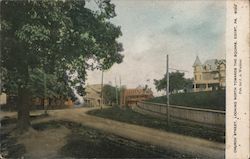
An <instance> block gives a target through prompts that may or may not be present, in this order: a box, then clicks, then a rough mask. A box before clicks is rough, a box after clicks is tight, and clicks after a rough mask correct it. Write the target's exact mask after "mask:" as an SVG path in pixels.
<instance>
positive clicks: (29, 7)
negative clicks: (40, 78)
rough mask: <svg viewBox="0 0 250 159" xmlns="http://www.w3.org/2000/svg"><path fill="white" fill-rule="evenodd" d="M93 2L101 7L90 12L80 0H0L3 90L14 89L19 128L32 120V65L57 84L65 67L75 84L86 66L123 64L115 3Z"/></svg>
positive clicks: (82, 77)
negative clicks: (52, 78)
mask: <svg viewBox="0 0 250 159" xmlns="http://www.w3.org/2000/svg"><path fill="white" fill-rule="evenodd" d="M96 3H97V6H98V7H99V10H96V11H92V10H90V9H88V8H86V7H85V1H84V0H80V1H79V0H57V1H51V0H40V1H36V0H23V1H9V0H2V1H1V30H0V34H1V42H2V46H1V52H2V56H1V69H3V70H6V72H7V73H6V76H5V77H4V83H5V85H6V88H9V87H10V85H15V86H16V88H17V89H16V90H17V91H16V94H17V96H18V128H20V130H26V129H27V128H28V127H29V124H30V123H29V104H30V103H29V102H30V97H31V95H30V94H31V89H30V87H29V85H30V81H31V76H30V73H31V71H32V70H33V69H36V68H38V69H43V70H44V72H45V73H48V74H54V75H56V76H57V79H58V80H59V81H61V82H63V81H65V72H66V70H69V71H70V73H69V74H68V75H70V74H71V75H72V74H75V73H76V72H77V74H78V78H77V79H76V80H77V82H75V81H73V83H78V84H80V85H83V84H84V82H85V79H86V70H87V69H108V68H110V67H111V66H112V65H113V64H114V63H120V62H122V59H123V56H122V55H121V54H120V53H119V52H121V51H122V49H123V48H122V44H121V43H118V42H117V40H116V39H117V38H118V37H119V36H121V35H122V33H121V31H120V27H117V26H115V25H114V24H112V23H110V22H109V19H110V18H113V17H114V16H115V10H114V8H115V7H114V5H113V4H112V3H111V2H110V0H99V1H96ZM90 60H92V61H94V62H95V63H96V64H97V65H93V62H91V63H90V62H89V61H90ZM69 82H70V81H69ZM65 84H67V83H65ZM6 91H7V92H8V91H9V90H8V89H7V90H6Z"/></svg>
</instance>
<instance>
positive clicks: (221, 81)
mask: <svg viewBox="0 0 250 159" xmlns="http://www.w3.org/2000/svg"><path fill="white" fill-rule="evenodd" d="M193 68H194V82H193V84H194V92H200V91H212V90H218V89H219V88H221V89H225V86H226V60H224V59H222V60H218V59H210V60H207V61H205V62H204V64H202V63H201V61H200V59H199V57H198V56H197V57H196V59H195V62H194V64H193Z"/></svg>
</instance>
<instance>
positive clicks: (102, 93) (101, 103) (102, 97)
mask: <svg viewBox="0 0 250 159" xmlns="http://www.w3.org/2000/svg"><path fill="white" fill-rule="evenodd" d="M101 83H102V84H101V109H102V106H103V70H102V82H101Z"/></svg>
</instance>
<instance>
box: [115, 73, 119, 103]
mask: <svg viewBox="0 0 250 159" xmlns="http://www.w3.org/2000/svg"><path fill="white" fill-rule="evenodd" d="M117 89H118V88H117V83H116V77H115V98H116V104H117V105H118V91H117Z"/></svg>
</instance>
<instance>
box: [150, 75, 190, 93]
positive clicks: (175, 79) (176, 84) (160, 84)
mask: <svg viewBox="0 0 250 159" xmlns="http://www.w3.org/2000/svg"><path fill="white" fill-rule="evenodd" d="M154 84H155V87H156V90H157V91H161V90H166V87H167V76H166V75H165V76H164V78H162V79H160V80H156V79H155V80H154ZM192 85H193V81H192V79H186V78H185V77H184V73H181V72H178V71H177V72H171V73H169V92H170V93H173V92H174V91H178V90H181V89H184V90H187V89H191V88H192Z"/></svg>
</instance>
